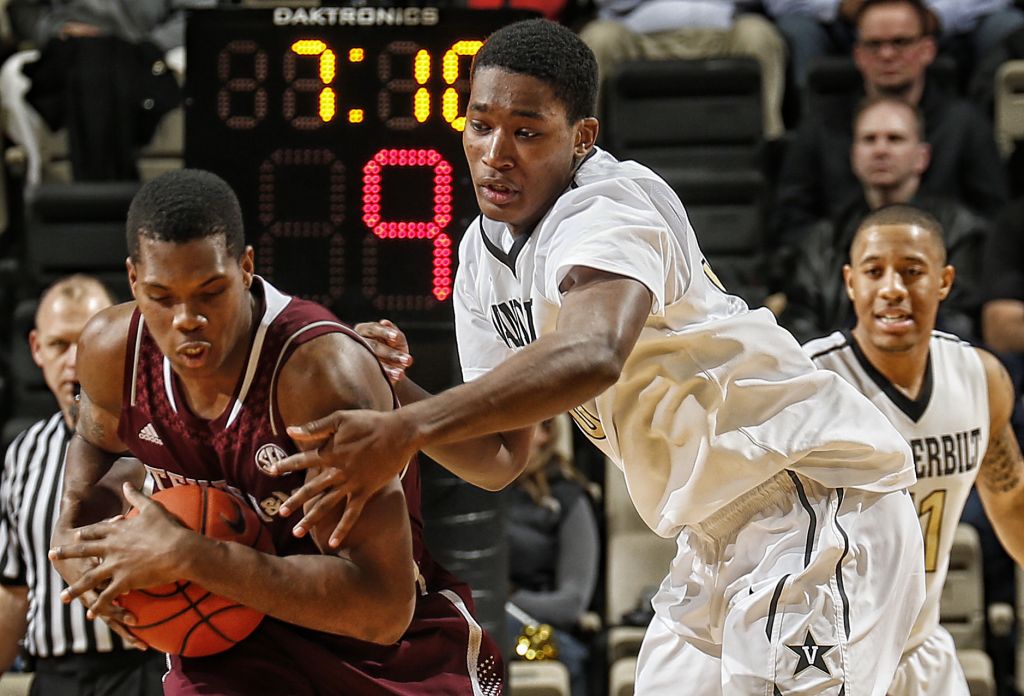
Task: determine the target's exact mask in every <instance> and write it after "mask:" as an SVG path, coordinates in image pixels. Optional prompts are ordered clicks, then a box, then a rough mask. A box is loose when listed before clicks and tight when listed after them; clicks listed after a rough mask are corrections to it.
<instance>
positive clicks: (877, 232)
mask: <svg viewBox="0 0 1024 696" xmlns="http://www.w3.org/2000/svg"><path fill="white" fill-rule="evenodd" d="M944 256H945V252H944V250H943V246H942V243H941V240H939V239H937V238H936V235H935V234H934V233H933V232H931V231H930V230H928V229H927V228H925V227H922V226H920V225H914V224H886V225H871V226H869V227H863V228H861V229H860V230H859V231H858V232H857V235H856V236H855V237H854V238H853V244H851V245H850V259H851V261H853V262H854V263H859V262H861V261H864V260H866V259H870V258H889V259H895V258H902V259H909V258H921V259H928V260H932V261H936V262H939V263H941V261H942V259H943V257H944Z"/></svg>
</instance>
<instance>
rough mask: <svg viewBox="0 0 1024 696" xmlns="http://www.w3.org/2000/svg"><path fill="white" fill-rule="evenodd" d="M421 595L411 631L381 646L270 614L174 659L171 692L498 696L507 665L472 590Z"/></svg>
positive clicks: (207, 695) (186, 695)
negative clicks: (224, 645)
mask: <svg viewBox="0 0 1024 696" xmlns="http://www.w3.org/2000/svg"><path fill="white" fill-rule="evenodd" d="M456 589H457V590H458V591H456V590H443V591H441V592H430V593H427V594H425V595H421V596H420V597H419V598H418V600H417V605H416V612H415V614H414V616H413V620H412V623H411V624H410V626H409V629H408V630H407V631H406V632H405V635H404V636H403V637H402V639H401V640H400V641H399V642H397V643H395V644H394V645H388V646H379V645H373V644H369V643H364V642H361V641H355V640H351V639H348V638H343V637H340V636H334V635H330V634H327V633H321V632H319V631H312V630H308V629H304V628H300V627H298V626H294V625H292V624H287V623H284V622H281V621H277V620H274V619H270V618H267V619H264V620H263V623H262V624H260V627H259V628H258V629H257V630H256V631H255V632H254V633H253V634H252V635H251V636H249V637H248V638H246V639H245V640H243V641H242V642H241V643H239V644H238V645H236V646H235V647H233V648H231V649H230V650H227V651H225V652H222V653H218V654H217V655H210V656H209V657H199V658H188V657H186V658H179V657H172V658H171V671H170V672H169V673H168V675H167V676H166V678H165V680H164V694H165V696H199V695H202V696H213V695H216V696H252V694H273V695H274V696H378V695H379V696H433V695H437V696H441V695H442V694H444V695H445V696H457V695H461V694H465V695H466V696H500V694H502V689H503V682H504V665H503V664H502V660H501V655H500V653H499V651H498V648H497V646H496V645H495V643H494V642H493V641H492V640H491V638H490V636H488V635H487V634H486V633H485V632H484V631H483V630H482V629H481V628H480V625H479V624H478V623H477V622H476V620H475V619H474V618H473V617H472V614H471V606H472V605H471V604H470V602H469V600H468V590H467V589H465V588H464V586H463V587H457V588H456Z"/></svg>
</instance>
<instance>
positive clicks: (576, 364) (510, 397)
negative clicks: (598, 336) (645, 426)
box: [397, 332, 622, 475]
mask: <svg viewBox="0 0 1024 696" xmlns="http://www.w3.org/2000/svg"><path fill="white" fill-rule="evenodd" d="M621 369H622V362H621V358H620V356H619V354H618V353H617V351H616V350H615V349H614V347H613V346H612V345H611V344H608V343H605V342H602V341H599V340H594V339H593V338H588V337H587V336H585V335H583V336H581V335H578V334H573V333H571V332H556V333H552V334H549V335H548V336H545V337H543V338H542V339H540V340H538V341H537V342H535V343H533V344H531V345H530V346H527V347H526V348H524V349H523V350H522V351H520V352H519V353H517V354H516V355H513V356H512V357H510V358H509V359H508V360H506V361H505V362H503V363H501V364H500V365H498V366H497V367H496V368H495V369H493V370H492V371H490V372H489V373H487V374H485V375H483V376H481V377H480V378H478V379H476V380H473V381H472V382H468V383H466V384H463V385H460V386H458V387H454V388H452V389H449V390H447V391H445V392H442V393H441V394H438V395H437V396H435V397H433V398H430V399H425V400H423V401H419V402H417V403H414V404H411V405H410V406H408V407H406V408H403V409H400V410H399V411H398V412H397V413H398V414H400V417H403V418H404V419H405V420H406V421H407V423H408V424H409V427H411V428H412V429H413V430H412V432H413V441H414V442H415V444H416V445H417V447H416V449H421V450H424V451H426V452H428V453H431V456H434V454H433V453H434V452H438V453H442V452H443V451H448V452H451V451H453V450H450V449H448V450H445V448H444V447H442V446H443V445H447V444H448V443H454V442H461V441H467V440H473V439H474V438H480V439H479V440H478V443H477V445H476V447H477V448H478V449H477V450H476V451H475V452H474V454H476V455H477V456H484V457H488V456H495V455H498V454H500V453H501V448H502V446H503V444H504V443H503V442H502V440H501V439H500V438H486V437H484V436H487V435H489V434H493V433H501V432H507V431H512V430H516V429H520V428H525V427H528V426H531V425H533V424H534V423H537V422H540V421H542V420H544V419H545V418H551V417H553V416H556V415H558V414H560V413H565V412H566V411H568V410H570V409H572V408H574V407H576V406H578V405H580V404H581V403H584V402H585V401H587V400H588V399H591V398H593V397H595V396H597V395H598V394H600V393H601V392H602V391H604V390H605V389H607V388H608V387H609V386H611V385H612V384H614V383H615V380H616V379H617V378H618V376H619V372H620V370H621ZM403 411H404V412H405V413H403ZM438 461H442V460H441V459H438ZM442 463H445V462H443V461H442ZM477 466H479V467H481V468H482V467H489V466H493V462H488V461H479V462H478V463H477ZM460 475H461V474H460Z"/></svg>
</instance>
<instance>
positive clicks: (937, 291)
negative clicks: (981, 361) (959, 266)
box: [843, 225, 953, 352]
mask: <svg viewBox="0 0 1024 696" xmlns="http://www.w3.org/2000/svg"><path fill="white" fill-rule="evenodd" d="M843 277H844V278H845V280H846V291H847V294H848V295H849V297H850V300H851V301H852V302H853V308H854V312H855V313H856V315H857V325H856V327H854V334H855V335H856V336H857V339H858V340H859V341H860V342H861V344H862V345H863V344H865V343H866V344H870V345H871V346H873V347H874V348H876V349H878V350H881V351H884V352H899V351H907V350H910V349H912V348H914V347H915V346H917V345H920V344H921V343H922V342H927V341H928V339H929V336H930V335H931V331H932V329H933V328H934V327H935V315H936V313H937V312H938V309H939V303H940V302H941V301H942V300H944V299H945V298H946V296H947V295H948V294H949V290H950V287H951V286H952V284H953V267H952V266H948V265H944V264H943V262H942V257H941V251H940V250H939V249H938V248H937V247H936V245H935V243H934V242H933V241H932V239H931V237H930V236H929V235H928V232H927V231H926V230H923V229H921V228H920V227H918V226H916V225H879V226H877V227H871V228H869V229H868V230H866V231H865V232H864V233H863V234H861V236H860V237H859V238H858V239H857V241H856V243H855V244H854V247H853V249H852V250H851V253H850V264H848V265H847V266H846V267H845V268H844V269H843Z"/></svg>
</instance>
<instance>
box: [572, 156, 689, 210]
mask: <svg viewBox="0 0 1024 696" xmlns="http://www.w3.org/2000/svg"><path fill="white" fill-rule="evenodd" d="M595 194H601V195H604V196H607V197H610V198H612V199H613V200H623V201H627V202H628V201H630V200H647V199H649V198H650V197H651V196H652V195H672V189H671V187H670V186H669V185H668V184H667V183H666V182H665V180H664V179H662V178H661V177H660V176H658V175H657V174H656V173H655V172H654V171H653V170H652V169H650V168H649V167H646V166H644V165H642V164H640V163H639V162H635V161H633V160H624V161H623V160H618V159H616V158H615V157H613V156H612V155H610V154H609V153H607V152H605V151H603V150H600V149H598V148H595V149H594V150H593V151H592V152H591V154H590V155H589V156H588V157H587V159H586V160H585V161H584V162H583V164H581V165H580V167H579V169H578V170H577V171H576V174H575V175H574V176H573V179H572V182H571V184H570V186H569V190H568V191H567V192H566V193H565V194H563V196H562V198H561V199H560V200H559V202H560V203H562V204H563V205H564V204H565V203H567V202H569V201H572V200H574V199H577V198H581V197H584V198H585V197H589V196H593V195H595ZM556 205H558V203H556Z"/></svg>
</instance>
